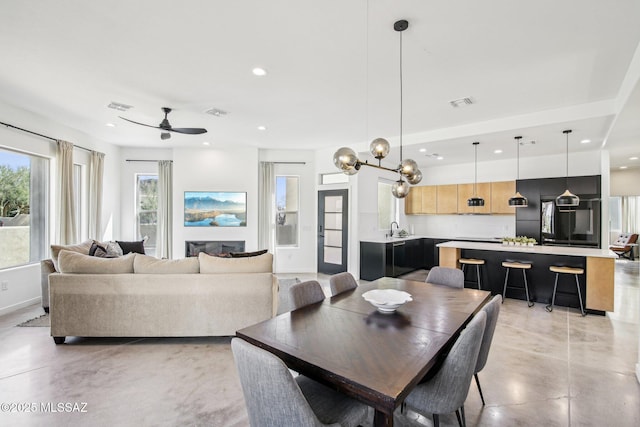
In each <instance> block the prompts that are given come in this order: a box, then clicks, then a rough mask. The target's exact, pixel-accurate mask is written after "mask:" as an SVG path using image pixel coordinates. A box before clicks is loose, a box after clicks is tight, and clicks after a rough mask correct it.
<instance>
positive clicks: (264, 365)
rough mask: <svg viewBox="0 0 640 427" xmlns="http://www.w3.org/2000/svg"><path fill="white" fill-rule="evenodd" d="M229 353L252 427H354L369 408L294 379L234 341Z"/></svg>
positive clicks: (265, 355) (261, 353)
mask: <svg viewBox="0 0 640 427" xmlns="http://www.w3.org/2000/svg"><path fill="white" fill-rule="evenodd" d="M231 350H232V351H233V357H234V359H235V361H236V367H237V369H238V373H239V375H240V384H241V385H242V392H243V394H244V399H245V403H246V405H247V412H248V414H249V424H250V425H251V426H254V427H257V426H259V427H282V426H302V427H317V426H325V425H331V426H357V425H359V424H361V423H362V424H364V423H365V420H366V418H367V414H368V409H369V407H368V406H366V405H365V404H363V403H360V402H358V401H356V400H353V399H351V398H349V397H347V396H345V395H343V394H341V393H338V392H335V391H333V390H331V389H330V388H328V387H326V386H324V385H322V384H320V383H317V382H315V381H313V380H311V379H309V378H307V377H304V376H302V375H301V376H298V377H296V378H293V376H291V373H290V372H289V370H288V369H287V366H286V365H285V364H284V362H283V361H282V360H280V359H279V358H278V357H276V356H275V355H273V354H271V353H269V352H268V351H266V350H263V349H261V348H258V347H256V346H254V345H252V344H249V343H248V342H246V341H244V340H242V339H240V338H234V339H233V340H231Z"/></svg>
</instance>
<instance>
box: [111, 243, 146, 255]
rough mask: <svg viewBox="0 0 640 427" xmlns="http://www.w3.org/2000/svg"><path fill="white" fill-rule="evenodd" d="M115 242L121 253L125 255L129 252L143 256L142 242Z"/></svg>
mask: <svg viewBox="0 0 640 427" xmlns="http://www.w3.org/2000/svg"><path fill="white" fill-rule="evenodd" d="M116 242H117V243H118V245H120V247H121V248H122V253H123V254H125V255H126V254H129V253H131V252H134V253H137V254H142V255H144V240H140V241H135V242H121V241H120V240H116Z"/></svg>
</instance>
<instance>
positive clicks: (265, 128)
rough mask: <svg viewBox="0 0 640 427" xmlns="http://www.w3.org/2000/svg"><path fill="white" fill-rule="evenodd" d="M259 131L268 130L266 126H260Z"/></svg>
mask: <svg viewBox="0 0 640 427" xmlns="http://www.w3.org/2000/svg"><path fill="white" fill-rule="evenodd" d="M258 130H267V127H266V126H258Z"/></svg>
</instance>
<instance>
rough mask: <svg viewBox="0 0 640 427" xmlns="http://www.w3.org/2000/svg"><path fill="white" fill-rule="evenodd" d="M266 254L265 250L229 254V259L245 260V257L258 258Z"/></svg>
mask: <svg viewBox="0 0 640 427" xmlns="http://www.w3.org/2000/svg"><path fill="white" fill-rule="evenodd" d="M266 253H267V250H266V249H263V250H261V251H255V252H231V258H247V257H252V256H258V255H262V254H266Z"/></svg>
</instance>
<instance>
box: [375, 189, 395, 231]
mask: <svg viewBox="0 0 640 427" xmlns="http://www.w3.org/2000/svg"><path fill="white" fill-rule="evenodd" d="M392 185H393V184H392V183H390V182H386V181H378V229H380V230H388V229H389V228H390V227H391V223H392V222H393V221H396V222H398V199H396V198H395V197H393V193H391V187H392Z"/></svg>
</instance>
